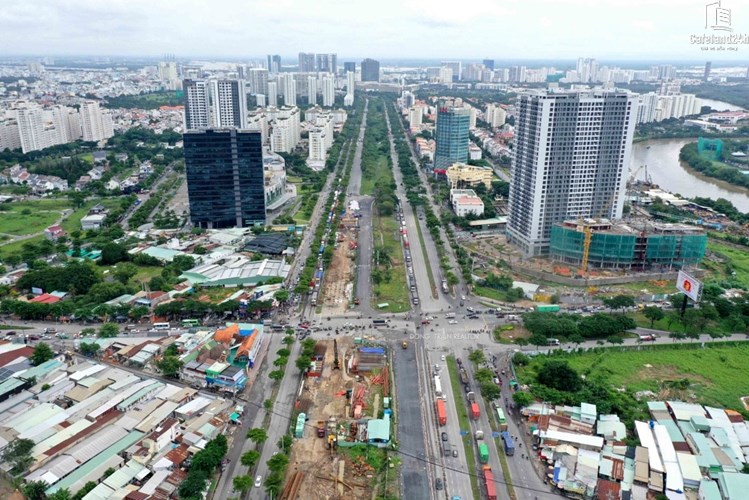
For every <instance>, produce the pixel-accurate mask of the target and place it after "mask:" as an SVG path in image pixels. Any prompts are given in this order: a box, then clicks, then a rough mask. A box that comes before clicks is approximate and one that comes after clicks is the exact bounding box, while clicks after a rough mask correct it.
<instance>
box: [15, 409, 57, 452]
mask: <svg viewBox="0 0 749 500" xmlns="http://www.w3.org/2000/svg"><path fill="white" fill-rule="evenodd" d="M46 404H49V403H46ZM57 408H59V410H56V411H55V412H54V414H50V415H49V416H48V417H47V418H45V419H43V420H41V422H38V423H37V424H36V425H34V426H33V427H28V428H27V429H26V430H25V431H23V432H21V433H20V434H18V438H19V439H31V440H33V441H34V442H35V443H36V442H39V441H42V440H44V439H47V438H48V437H49V436H50V435H51V434H49V433H48V434H46V435H44V434H45V433H46V432H47V431H48V430H49V429H50V428H51V427H54V426H55V425H57V424H59V423H60V422H62V421H64V420H66V419H67V418H68V413H67V412H66V411H65V410H63V409H62V408H60V407H57ZM50 413H51V412H50ZM53 433H54V431H53ZM42 436H43V437H42Z"/></svg>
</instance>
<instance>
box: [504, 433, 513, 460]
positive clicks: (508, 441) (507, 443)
mask: <svg viewBox="0 0 749 500" xmlns="http://www.w3.org/2000/svg"><path fill="white" fill-rule="evenodd" d="M501 436H502V443H503V444H504V447H505V455H507V456H508V457H511V456H513V455H514V454H515V442H514V441H513V440H512V436H510V433H509V432H507V431H504V432H503V433H502V434H501Z"/></svg>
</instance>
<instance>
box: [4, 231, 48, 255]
mask: <svg viewBox="0 0 749 500" xmlns="http://www.w3.org/2000/svg"><path fill="white" fill-rule="evenodd" d="M43 239H44V235H43V234H40V235H39V236H34V237H33V238H27V239H25V240H20V241H14V242H12V243H8V244H7V245H2V246H0V259H4V258H5V257H7V256H9V255H13V254H15V253H20V252H21V250H22V249H23V244H24V243H32V244H37V243H39V242H40V241H42V240H43Z"/></svg>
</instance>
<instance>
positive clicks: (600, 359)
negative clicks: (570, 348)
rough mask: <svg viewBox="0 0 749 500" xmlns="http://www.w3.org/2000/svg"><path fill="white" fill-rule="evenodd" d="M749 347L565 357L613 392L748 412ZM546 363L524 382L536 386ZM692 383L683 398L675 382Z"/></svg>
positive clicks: (523, 375)
mask: <svg viewBox="0 0 749 500" xmlns="http://www.w3.org/2000/svg"><path fill="white" fill-rule="evenodd" d="M747 358H749V344H745V343H721V344H706V345H705V347H704V348H701V347H700V344H699V343H695V344H691V345H679V346H657V347H656V346H653V347H641V348H640V349H622V350H617V349H602V350H600V351H598V352H586V353H580V354H578V353H575V354H569V355H565V356H564V359H566V360H568V361H569V364H570V366H572V367H573V368H575V369H576V370H577V371H578V373H580V374H583V375H586V376H587V377H594V376H596V375H600V376H603V377H604V378H605V379H606V380H609V381H610V382H611V385H612V386H613V387H616V388H618V387H627V388H629V389H631V390H634V391H646V390H648V391H652V392H654V393H656V394H658V395H659V397H663V398H675V397H681V398H682V399H685V400H691V401H694V402H699V403H703V404H707V405H715V406H721V407H725V408H733V409H735V410H743V405H742V404H741V401H740V398H741V397H742V396H747V395H749V378H748V377H746V376H744V375H743V374H744V373H745V370H746V360H747ZM544 359H546V358H545V357H543V356H541V357H539V358H538V359H534V360H533V361H532V362H531V363H530V365H528V367H525V368H522V369H520V372H519V376H520V379H521V380H522V381H524V382H528V381H532V378H533V374H534V373H535V370H536V368H537V367H538V366H540V364H541V363H542V362H543V360H544ZM683 380H688V388H687V389H686V390H684V391H682V392H681V393H680V394H676V393H675V391H674V390H673V384H670V382H675V381H683Z"/></svg>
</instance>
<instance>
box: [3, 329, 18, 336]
mask: <svg viewBox="0 0 749 500" xmlns="http://www.w3.org/2000/svg"><path fill="white" fill-rule="evenodd" d="M15 334H16V332H15V331H14V330H11V331H9V332H5V335H10V336H13V335H15Z"/></svg>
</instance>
